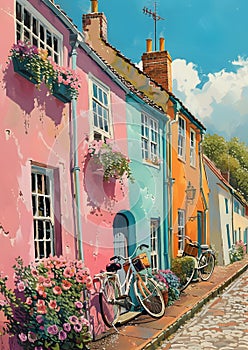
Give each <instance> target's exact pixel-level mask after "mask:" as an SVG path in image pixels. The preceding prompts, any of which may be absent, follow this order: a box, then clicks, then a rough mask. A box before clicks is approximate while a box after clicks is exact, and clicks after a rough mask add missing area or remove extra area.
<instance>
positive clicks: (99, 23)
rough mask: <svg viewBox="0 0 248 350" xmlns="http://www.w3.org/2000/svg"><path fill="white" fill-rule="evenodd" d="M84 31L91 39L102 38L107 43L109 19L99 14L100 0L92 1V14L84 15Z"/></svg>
mask: <svg viewBox="0 0 248 350" xmlns="http://www.w3.org/2000/svg"><path fill="white" fill-rule="evenodd" d="M83 31H84V32H85V33H86V34H88V38H89V40H91V39H90V38H92V37H94V38H96V37H97V38H102V39H104V40H106V41H107V19H106V17H105V15H104V13H102V12H98V0H91V13H88V14H86V15H83Z"/></svg>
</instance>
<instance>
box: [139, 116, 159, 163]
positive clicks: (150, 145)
mask: <svg viewBox="0 0 248 350" xmlns="http://www.w3.org/2000/svg"><path fill="white" fill-rule="evenodd" d="M141 150H142V159H143V160H144V161H145V162H147V163H151V164H153V165H159V128H158V121H157V120H155V119H153V118H151V117H150V116H148V115H147V114H145V113H141Z"/></svg>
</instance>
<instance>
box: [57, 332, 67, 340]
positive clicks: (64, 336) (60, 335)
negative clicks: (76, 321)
mask: <svg viewBox="0 0 248 350" xmlns="http://www.w3.org/2000/svg"><path fill="white" fill-rule="evenodd" d="M66 338H67V334H66V332H65V331H59V340H65V339H66Z"/></svg>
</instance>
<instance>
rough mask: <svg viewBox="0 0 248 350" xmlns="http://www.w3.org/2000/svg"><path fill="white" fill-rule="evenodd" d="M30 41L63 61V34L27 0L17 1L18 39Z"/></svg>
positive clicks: (57, 61)
mask: <svg viewBox="0 0 248 350" xmlns="http://www.w3.org/2000/svg"><path fill="white" fill-rule="evenodd" d="M18 40H22V41H25V42H30V43H31V44H32V45H35V46H37V47H39V48H43V49H46V50H47V51H48V56H51V57H52V59H53V60H54V61H55V62H56V63H58V64H61V63H62V59H61V55H62V34H61V33H59V32H58V31H57V30H56V29H55V28H54V27H53V26H52V25H51V23H49V22H48V21H47V20H46V19H45V18H44V17H42V16H41V15H40V13H39V12H38V11H37V10H36V9H35V8H34V7H33V6H31V5H30V3H29V2H28V1H26V0H18V1H16V41H18Z"/></svg>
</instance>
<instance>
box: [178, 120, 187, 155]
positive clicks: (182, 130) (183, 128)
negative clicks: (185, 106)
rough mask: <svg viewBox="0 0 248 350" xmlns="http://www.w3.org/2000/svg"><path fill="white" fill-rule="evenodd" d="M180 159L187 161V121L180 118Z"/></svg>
mask: <svg viewBox="0 0 248 350" xmlns="http://www.w3.org/2000/svg"><path fill="white" fill-rule="evenodd" d="M178 157H179V158H181V159H183V160H185V159H186V120H185V119H183V118H182V117H179V118H178Z"/></svg>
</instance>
